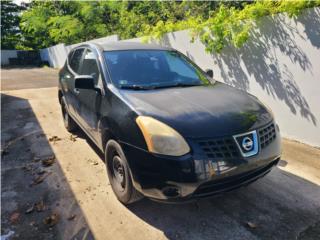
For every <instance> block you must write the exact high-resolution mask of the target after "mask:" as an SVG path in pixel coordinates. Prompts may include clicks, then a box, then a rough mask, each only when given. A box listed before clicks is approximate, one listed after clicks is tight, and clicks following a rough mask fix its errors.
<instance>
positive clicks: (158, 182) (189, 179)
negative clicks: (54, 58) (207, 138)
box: [122, 128, 281, 202]
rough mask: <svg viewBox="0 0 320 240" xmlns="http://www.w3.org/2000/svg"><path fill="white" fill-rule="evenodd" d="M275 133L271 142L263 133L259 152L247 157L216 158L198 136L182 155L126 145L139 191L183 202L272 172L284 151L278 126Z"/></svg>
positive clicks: (227, 188) (127, 155) (159, 197)
mask: <svg viewBox="0 0 320 240" xmlns="http://www.w3.org/2000/svg"><path fill="white" fill-rule="evenodd" d="M257 131H258V130H257ZM258 132H259V131H258ZM275 133H276V135H275V136H276V137H275V138H273V139H272V141H270V142H269V143H268V144H267V145H262V143H263V142H264V140H265V139H264V138H263V136H262V135H261V136H260V137H261V139H260V144H259V152H258V154H257V155H255V156H251V157H247V158H243V157H241V156H240V155H239V156H238V157H236V158H235V157H234V156H232V157H230V158H224V157H221V158H215V159H212V158H210V157H208V156H210V154H209V155H208V153H206V152H205V151H204V150H203V148H201V146H200V145H199V144H198V143H199V141H198V140H197V139H187V141H188V143H189V145H190V147H191V149H192V151H191V152H190V153H189V154H187V155H184V156H182V157H170V156H163V155H156V154H152V153H150V152H148V151H145V150H143V149H139V148H136V147H134V146H132V145H129V144H126V143H122V148H123V151H124V153H125V155H126V157H127V160H128V163H129V166H130V170H131V175H132V180H133V184H134V186H135V188H136V189H137V190H138V191H140V192H141V193H142V194H143V195H145V196H147V197H149V198H152V199H154V200H158V201H166V202H179V201H188V200H191V199H193V198H201V197H209V196H212V195H216V194H221V193H224V192H228V191H231V190H233V189H236V188H239V187H241V186H244V185H248V184H249V183H251V182H253V181H255V180H257V179H259V178H260V177H263V176H264V175H265V174H267V173H268V172H270V171H271V169H272V167H274V166H275V165H276V164H277V163H278V161H279V159H280V154H281V137H280V133H279V130H278V129H277V128H275ZM201 141H202V140H201ZM219 141H220V140H219ZM228 141H229V140H228ZM225 142H227V140H223V141H222V143H223V144H224V143H225ZM227 143H228V142H227ZM214 144H216V143H215V142H214ZM229 147H230V146H228V148H227V149H229ZM220 148H223V147H221V146H220ZM214 149H216V148H214ZM225 154H226V153H225ZM218 156H219V155H218ZM223 156H225V155H223Z"/></svg>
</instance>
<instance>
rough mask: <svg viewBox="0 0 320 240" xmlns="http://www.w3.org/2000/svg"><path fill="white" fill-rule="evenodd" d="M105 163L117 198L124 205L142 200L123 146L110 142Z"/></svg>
mask: <svg viewBox="0 0 320 240" xmlns="http://www.w3.org/2000/svg"><path fill="white" fill-rule="evenodd" d="M105 162H106V167H107V172H108V178H109V182H110V184H111V187H112V190H113V192H114V193H115V195H116V197H117V198H118V200H119V201H120V202H122V203H123V204H130V203H133V202H136V201H138V200H140V199H141V198H142V195H141V193H139V192H138V191H137V190H136V189H135V188H134V186H133V184H132V180H131V175H130V170H129V165H128V162H127V159H126V157H125V155H124V153H123V151H122V148H121V146H120V145H119V144H118V143H117V142H116V141H114V140H109V141H108V143H107V146H106V150H105Z"/></svg>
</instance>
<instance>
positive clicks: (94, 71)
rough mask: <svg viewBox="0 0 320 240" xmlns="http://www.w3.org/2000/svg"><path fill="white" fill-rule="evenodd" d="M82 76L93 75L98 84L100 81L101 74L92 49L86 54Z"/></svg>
mask: <svg viewBox="0 0 320 240" xmlns="http://www.w3.org/2000/svg"><path fill="white" fill-rule="evenodd" d="M81 74H82V75H91V76H93V78H94V79H95V82H96V83H97V81H98V78H99V74H100V72H99V68H98V64H97V60H96V57H95V55H94V53H93V52H92V50H90V49H87V50H86V53H85V54H84V58H83V62H82V67H81Z"/></svg>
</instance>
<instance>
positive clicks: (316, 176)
mask: <svg viewBox="0 0 320 240" xmlns="http://www.w3.org/2000/svg"><path fill="white" fill-rule="evenodd" d="M34 73H37V74H38V75H39V74H40V76H37V79H44V81H46V82H47V83H43V82H41V81H39V80H34V82H32V81H31V79H32V76H33V74H34ZM56 75H57V71H56V70H52V69H28V70H25V69H23V70H21V69H20V70H18V69H16V70H12V69H11V70H2V73H1V78H2V79H6V80H5V81H3V80H2V92H1V108H2V110H1V113H2V114H1V122H2V126H1V149H2V150H4V151H3V152H2V161H1V235H2V236H4V235H6V234H9V235H10V236H11V238H10V239H117V240H118V239H134V240H137V239H139V240H140V239H148V240H149V239H319V236H320V161H319V160H320V150H319V149H317V148H313V147H310V146H308V145H304V144H301V143H297V142H294V141H289V140H285V139H284V140H283V157H282V161H281V162H280V164H279V166H278V167H277V168H275V169H274V170H272V172H271V173H270V174H268V175H267V176H266V177H264V178H263V179H261V180H259V181H257V182H255V183H254V184H252V185H249V186H248V187H246V188H241V189H239V190H236V191H234V192H230V193H228V194H225V195H222V196H219V197H215V198H212V199H204V200H200V201H197V202H193V203H188V204H181V205H168V204H161V203H156V202H152V201H150V200H148V199H143V200H142V201H140V202H138V203H135V204H133V205H131V206H129V207H125V206H123V205H122V204H120V203H119V202H118V201H117V199H116V198H115V196H114V194H113V193H112V190H111V187H110V185H109V183H108V179H107V174H106V169H105V165H104V163H103V160H102V156H101V154H100V153H99V151H98V150H97V149H96V148H95V147H94V145H93V143H91V142H90V140H88V138H86V137H85V136H84V134H83V133H82V132H81V131H78V132H77V133H76V134H75V135H70V134H69V133H68V132H67V131H66V130H65V129H64V126H63V122H62V117H61V113H60V106H59V103H58V99H57V88H56V87H55V86H56V84H57V82H56V81H57V78H56ZM13 77H14V78H15V80H14V81H16V84H15V85H14V86H13V85H12V84H11V83H10V78H13ZM49 79H51V80H49ZM31 85H32V86H33V88H31V87H32V86H31ZM52 156H54V158H53V159H54V161H52ZM43 160H46V161H43ZM44 165H49V166H44ZM1 239H2V238H1Z"/></svg>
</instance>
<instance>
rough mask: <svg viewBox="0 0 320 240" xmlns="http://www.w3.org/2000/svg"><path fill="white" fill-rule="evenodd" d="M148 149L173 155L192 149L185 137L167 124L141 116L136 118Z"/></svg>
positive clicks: (179, 154) (180, 154)
mask: <svg viewBox="0 0 320 240" xmlns="http://www.w3.org/2000/svg"><path fill="white" fill-rule="evenodd" d="M136 122H137V124H138V126H139V127H140V129H141V131H142V134H143V136H144V139H145V141H146V143H147V146H148V150H149V151H150V152H153V153H159V154H164V155H171V156H182V155H184V154H186V153H188V152H189V151H190V148H189V145H188V144H187V143H186V141H185V140H184V139H183V137H182V136H181V135H180V134H179V133H177V132H176V131H175V130H174V129H172V128H171V127H169V126H167V125H166V124H164V123H162V122H160V121H158V120H156V119H154V118H152V117H145V116H139V117H137V119H136Z"/></svg>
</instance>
